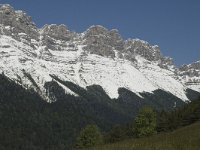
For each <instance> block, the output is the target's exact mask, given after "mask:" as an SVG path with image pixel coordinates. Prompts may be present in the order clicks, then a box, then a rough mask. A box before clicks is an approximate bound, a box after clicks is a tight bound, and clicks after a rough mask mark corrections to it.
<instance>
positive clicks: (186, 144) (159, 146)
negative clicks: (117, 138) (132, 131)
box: [90, 122, 200, 150]
mask: <svg viewBox="0 0 200 150" xmlns="http://www.w3.org/2000/svg"><path fill="white" fill-rule="evenodd" d="M90 150H200V122H198V123H195V124H192V125H190V126H187V127H184V128H181V129H178V130H176V131H174V132H171V133H162V134H158V135H154V136H151V137H148V138H141V139H131V140H126V141H123V142H119V143H114V144H109V145H103V146H99V147H98V146H97V147H95V148H91V149H90Z"/></svg>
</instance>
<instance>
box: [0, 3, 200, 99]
mask: <svg viewBox="0 0 200 150" xmlns="http://www.w3.org/2000/svg"><path fill="white" fill-rule="evenodd" d="M0 28H1V30H0V33H1V37H0V43H1V48H0V57H1V60H0V64H1V65H0V71H1V73H4V74H5V75H6V76H8V77H9V78H11V79H12V80H14V81H16V82H17V83H19V84H21V85H23V86H24V87H25V88H33V89H35V91H37V92H38V93H39V94H40V95H41V96H42V97H43V98H44V99H46V100H47V101H49V102H51V101H54V100H51V99H50V98H49V97H48V96H47V95H46V89H45V88H44V85H45V83H46V82H49V81H52V80H54V79H53V78H52V77H51V75H54V76H57V77H58V78H60V79H61V80H63V81H70V82H73V83H74V84H77V85H79V86H81V87H83V88H86V87H87V86H90V85H100V86H102V88H103V89H104V90H105V92H106V93H107V94H108V95H109V96H110V97H111V98H117V97H118V96H119V94H118V89H119V88H126V89H128V90H130V91H132V92H134V93H136V94H137V95H138V96H141V95H140V93H141V92H150V93H153V91H156V90H158V89H162V90H164V91H166V92H169V93H171V94H173V95H175V96H177V97H178V98H180V99H182V100H183V101H188V100H189V99H188V97H187V95H186V90H187V89H188V88H191V89H193V90H195V91H198V92H200V83H199V79H200V74H199V67H196V66H198V62H197V65H195V64H196V63H194V65H191V66H190V65H188V66H190V67H186V69H184V67H181V68H177V67H176V66H175V65H174V64H173V60H172V58H169V57H165V56H163V55H162V53H161V51H160V48H159V46H157V45H153V46H152V45H150V44H149V43H148V42H146V41H143V40H139V39H128V40H124V39H123V38H122V37H121V35H120V34H119V32H118V30H116V29H112V30H108V29H106V28H105V27H103V26H100V25H96V26H94V25H93V26H91V27H90V28H89V29H88V30H86V31H85V32H83V33H75V32H71V31H70V30H69V29H68V28H67V27H66V25H55V24H52V25H45V26H44V27H43V28H40V29H38V28H37V27H36V25H35V24H34V23H33V22H32V19H31V17H29V16H28V15H27V14H26V13H25V12H23V11H15V10H14V8H13V7H12V6H10V5H2V6H1V8H0ZM13 64H14V65H13ZM27 75H28V76H27ZM190 80H191V81H192V82H193V83H194V84H195V85H189V84H188V82H189V81H190ZM65 91H66V92H68V93H70V94H74V95H77V94H76V93H74V92H72V91H70V89H68V88H66V87H65ZM141 97H142V96H141Z"/></svg>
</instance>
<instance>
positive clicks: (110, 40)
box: [84, 25, 124, 58]
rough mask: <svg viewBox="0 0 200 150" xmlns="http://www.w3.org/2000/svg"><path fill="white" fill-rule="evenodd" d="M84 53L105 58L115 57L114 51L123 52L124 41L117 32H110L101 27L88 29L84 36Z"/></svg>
mask: <svg viewBox="0 0 200 150" xmlns="http://www.w3.org/2000/svg"><path fill="white" fill-rule="evenodd" d="M84 39H85V43H84V44H85V45H87V46H86V47H85V50H86V51H89V52H90V53H92V54H97V55H101V56H106V57H112V58H114V57H115V52H114V50H117V51H123V49H124V41H123V39H122V37H121V36H120V34H119V33H118V31H117V30H114V29H113V30H111V31H109V30H108V29H106V28H104V27H102V26H99V25H97V26H92V27H90V28H89V29H88V30H87V31H86V33H85V36H84Z"/></svg>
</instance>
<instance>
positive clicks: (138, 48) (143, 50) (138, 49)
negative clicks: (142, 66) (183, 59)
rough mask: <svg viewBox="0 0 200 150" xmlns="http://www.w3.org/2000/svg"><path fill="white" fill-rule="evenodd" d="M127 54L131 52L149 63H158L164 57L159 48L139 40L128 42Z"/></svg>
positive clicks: (126, 45) (126, 46)
mask: <svg viewBox="0 0 200 150" xmlns="http://www.w3.org/2000/svg"><path fill="white" fill-rule="evenodd" d="M125 52H129V53H131V54H132V55H140V56H142V57H144V58H145V59H147V60H149V61H158V60H160V59H161V57H162V56H161V53H160V48H159V47H158V46H151V45H150V44H149V43H147V42H145V41H142V40H139V39H133V40H132V39H131V40H127V41H126V44H125Z"/></svg>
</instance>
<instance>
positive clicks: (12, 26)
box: [0, 5, 39, 40]
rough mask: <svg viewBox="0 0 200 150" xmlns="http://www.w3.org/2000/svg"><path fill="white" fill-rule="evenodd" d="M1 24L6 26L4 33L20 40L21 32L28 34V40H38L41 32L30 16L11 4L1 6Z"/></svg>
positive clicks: (26, 37)
mask: <svg viewBox="0 0 200 150" xmlns="http://www.w3.org/2000/svg"><path fill="white" fill-rule="evenodd" d="M0 24H2V25H3V26H4V27H5V28H4V29H3V30H2V31H1V32H2V33H4V34H6V35H9V36H12V37H14V38H15V39H18V40H19V34H21V35H22V34H23V33H24V34H26V35H27V36H24V38H25V39H26V40H31V39H35V40H38V38H39V34H38V32H37V28H36V26H35V24H34V23H33V22H32V19H31V17H30V16H28V15H27V14H26V13H25V12H23V11H15V10H14V9H13V7H11V6H10V5H2V6H1V7H0Z"/></svg>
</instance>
